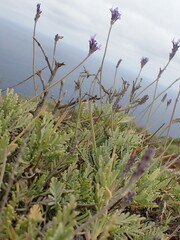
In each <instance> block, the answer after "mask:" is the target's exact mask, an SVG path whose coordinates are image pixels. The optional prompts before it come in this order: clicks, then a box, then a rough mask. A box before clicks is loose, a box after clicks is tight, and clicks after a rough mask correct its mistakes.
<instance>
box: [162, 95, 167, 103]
mask: <svg viewBox="0 0 180 240" xmlns="http://www.w3.org/2000/svg"><path fill="white" fill-rule="evenodd" d="M166 97H167V93H166V94H164V97H163V98H162V99H161V102H164V101H165V99H166Z"/></svg>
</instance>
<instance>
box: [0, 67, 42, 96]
mask: <svg viewBox="0 0 180 240" xmlns="http://www.w3.org/2000/svg"><path fill="white" fill-rule="evenodd" d="M46 68H47V66H46V67H44V68H42V69H40V70H38V71H36V72H35V74H36V75H37V74H38V72H42V71H43V70H44V69H46ZM32 77H33V74H32V75H31V76H29V77H28V78H26V79H24V80H23V81H20V82H18V83H17V84H15V85H12V86H10V87H8V88H5V89H3V90H2V91H1V92H5V91H6V90H7V89H9V88H15V87H17V86H19V85H21V84H22V83H25V82H27V81H28V80H29V79H31V78H32Z"/></svg>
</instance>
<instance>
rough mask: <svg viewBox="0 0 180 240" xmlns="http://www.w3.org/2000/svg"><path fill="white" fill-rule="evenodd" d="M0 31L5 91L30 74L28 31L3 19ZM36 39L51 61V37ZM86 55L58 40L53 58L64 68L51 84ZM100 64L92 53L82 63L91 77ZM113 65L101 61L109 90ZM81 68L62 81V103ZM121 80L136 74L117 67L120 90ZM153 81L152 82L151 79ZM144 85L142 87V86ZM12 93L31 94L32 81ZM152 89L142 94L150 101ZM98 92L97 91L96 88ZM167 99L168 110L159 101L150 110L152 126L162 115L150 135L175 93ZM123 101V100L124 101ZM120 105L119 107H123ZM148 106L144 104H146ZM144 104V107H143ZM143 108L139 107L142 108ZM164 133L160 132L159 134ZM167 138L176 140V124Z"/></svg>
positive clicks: (39, 58) (0, 83) (39, 62)
mask: <svg viewBox="0 0 180 240" xmlns="http://www.w3.org/2000/svg"><path fill="white" fill-rule="evenodd" d="M0 31H1V38H0V89H5V88H8V87H11V86H13V85H15V84H17V83H18V82H20V81H22V80H24V79H26V78H28V77H29V76H31V75H32V31H33V30H30V29H26V28H24V27H22V26H19V25H16V24H14V23H12V22H8V21H6V20H4V19H0ZM36 38H37V39H38V41H39V42H40V43H41V44H42V46H43V48H44V50H45V52H46V54H47V56H48V57H49V60H50V61H52V53H53V44H54V36H52V38H50V37H49V36H47V35H45V34H42V33H39V32H37V34H36ZM86 55H87V53H86V52H83V51H81V49H77V48H75V47H74V46H70V45H68V44H66V43H65V40H63V41H61V42H60V43H59V45H58V47H57V56H56V59H57V61H58V62H64V63H65V66H63V67H61V68H60V69H59V71H58V73H57V76H56V77H55V79H54V81H56V80H58V79H60V78H61V77H62V76H64V75H65V74H66V73H67V72H69V71H70V70H71V69H72V68H73V67H75V66H76V65H77V64H78V63H79V62H80V61H81V60H83V58H84V57H86ZM35 61H36V70H39V69H41V68H43V67H45V66H46V65H47V64H46V61H45V60H44V57H43V55H42V52H41V51H40V49H39V48H38V47H37V46H36V59H35ZM100 64H101V59H100V58H98V57H96V55H95V54H93V56H91V57H90V59H88V61H87V62H86V63H84V67H85V68H86V70H87V71H88V72H89V73H91V74H94V73H96V72H97V71H98V69H99V66H100ZM115 65H116V64H114V63H111V62H108V61H106V62H105V65H104V70H103V83H104V86H105V87H110V86H112V84H113V77H114V71H115ZM83 71H84V68H83V66H81V67H80V68H79V69H78V70H76V71H75V72H74V73H73V74H72V75H70V76H69V77H67V79H66V80H65V86H64V90H65V92H66V96H65V100H67V99H69V97H70V96H72V93H73V92H74V87H75V84H74V81H77V79H78V76H79V73H80V72H83ZM49 75H50V74H49V72H48V70H45V71H43V77H44V79H46V80H47V79H48V77H49ZM121 77H123V78H124V80H126V81H128V82H129V83H130V84H132V81H133V80H135V78H136V75H135V74H134V73H133V72H131V71H129V70H127V69H124V68H123V69H122V68H121V66H120V69H119V73H118V75H117V85H116V87H117V88H120V87H121V83H122V80H121ZM153 80H154V79H153ZM85 81H86V82H85V83H84V88H83V89H84V91H87V90H88V89H89V87H90V85H91V78H90V79H87V80H85ZM143 82H145V83H146V84H149V83H150V80H149V79H143ZM37 85H38V90H39V92H40V91H41V90H42V86H41V83H40V81H38V82H37ZM143 86H145V85H143ZM163 89H164V87H163V86H159V87H158V92H160V91H162V90H163ZM14 90H15V92H16V93H19V94H21V95H24V96H31V95H33V80H32V79H30V80H28V81H26V82H25V83H24V84H21V85H19V86H17V87H16V88H14ZM153 90H154V86H153V87H151V88H149V89H148V91H147V92H146V94H148V95H149V97H150V98H152V96H153ZM96 91H97V92H98V89H96ZM167 93H168V97H167V99H170V98H172V104H171V106H169V108H168V109H167V110H166V111H165V109H166V106H165V105H166V103H164V104H161V105H159V104H160V100H161V99H162V97H161V98H160V100H159V101H156V104H155V106H154V109H157V111H156V112H155V113H154V116H153V118H152V120H151V122H150V124H149V125H153V124H154V123H155V121H157V119H158V118H159V117H160V116H162V119H161V120H160V121H158V122H157V124H156V125H155V126H153V127H152V128H151V130H150V132H154V131H156V130H157V129H158V128H159V127H160V126H161V125H162V124H163V123H164V122H165V123H169V119H170V116H171V113H172V106H173V104H174V101H175V98H176V95H177V92H175V91H172V90H168V92H167ZM52 94H53V95H54V97H55V98H56V97H57V96H58V94H59V86H55V87H54V88H53V89H51V90H50V93H49V96H50V95H52ZM124 102H125V101H124ZM124 102H122V103H121V104H122V105H123V103H124ZM147 104H148V102H147ZM147 104H146V105H147ZM144 106H145V105H143V106H142V108H144ZM142 108H138V109H137V111H135V113H134V115H136V116H137V115H138V114H139V113H140V112H141V110H142ZM174 118H180V103H179V102H178V106H177V110H176V113H175V117H174ZM146 119H147V115H146V116H145V117H144V118H143V119H142V120H141V121H140V119H138V118H137V119H136V122H137V124H138V125H141V126H144V125H145V124H146ZM165 133H166V132H164V133H163V135H164V134H165ZM170 136H171V137H178V138H179V137H180V123H176V124H174V125H173V126H172V127H171V131H170Z"/></svg>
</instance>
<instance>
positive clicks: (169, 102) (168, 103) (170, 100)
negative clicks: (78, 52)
mask: <svg viewBox="0 0 180 240" xmlns="http://www.w3.org/2000/svg"><path fill="white" fill-rule="evenodd" d="M171 102H172V99H169V100H167V107H169V105H170V104H171Z"/></svg>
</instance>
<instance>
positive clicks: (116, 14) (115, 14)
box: [110, 8, 121, 24]
mask: <svg viewBox="0 0 180 240" xmlns="http://www.w3.org/2000/svg"><path fill="white" fill-rule="evenodd" d="M110 11H111V24H114V23H115V22H116V21H117V20H118V19H120V17H121V14H120V13H119V11H118V8H115V9H112V8H111V9H110Z"/></svg>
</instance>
